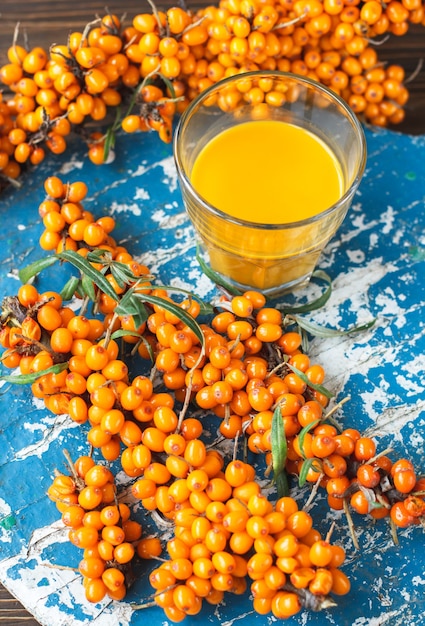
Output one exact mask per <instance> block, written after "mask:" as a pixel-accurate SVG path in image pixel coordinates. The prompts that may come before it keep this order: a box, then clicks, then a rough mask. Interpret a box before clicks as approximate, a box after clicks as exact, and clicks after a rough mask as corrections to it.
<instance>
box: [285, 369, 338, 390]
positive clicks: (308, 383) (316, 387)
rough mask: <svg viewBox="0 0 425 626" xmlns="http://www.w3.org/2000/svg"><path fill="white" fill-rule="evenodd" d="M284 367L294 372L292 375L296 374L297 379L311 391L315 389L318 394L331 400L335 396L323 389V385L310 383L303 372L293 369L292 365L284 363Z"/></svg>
mask: <svg viewBox="0 0 425 626" xmlns="http://www.w3.org/2000/svg"><path fill="white" fill-rule="evenodd" d="M286 365H287V366H288V367H289V369H290V370H292V371H293V372H294V374H296V375H297V376H298V377H299V378H301V380H302V381H303V382H304V383H305V384H306V385H307V386H308V387H311V389H315V390H316V391H318V392H319V393H322V394H323V395H324V396H326V397H327V398H333V397H334V395H335V394H334V393H332V392H331V391H329V389H326V387H324V386H323V385H317V384H316V383H312V382H310V380H309V379H308V378H307V376H306V375H305V374H304V372H302V371H301V370H299V369H298V368H297V367H294V366H293V365H290V364H289V363H286Z"/></svg>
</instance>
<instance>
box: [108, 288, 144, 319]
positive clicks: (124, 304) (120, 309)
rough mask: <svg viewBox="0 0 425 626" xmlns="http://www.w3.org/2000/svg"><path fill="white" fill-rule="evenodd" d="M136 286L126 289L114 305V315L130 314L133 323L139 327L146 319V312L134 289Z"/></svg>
mask: <svg viewBox="0 0 425 626" xmlns="http://www.w3.org/2000/svg"><path fill="white" fill-rule="evenodd" d="M135 290H136V287H132V288H131V289H128V291H127V292H126V293H125V294H124V295H123V297H122V298H121V300H120V302H119V304H118V305H117V306H116V307H115V313H116V315H131V316H132V317H133V320H134V325H135V327H136V328H139V326H141V325H142V324H143V322H146V320H147V319H148V312H147V310H146V307H145V305H144V304H143V302H141V300H140V298H139V297H138V296H137V292H136V291H135Z"/></svg>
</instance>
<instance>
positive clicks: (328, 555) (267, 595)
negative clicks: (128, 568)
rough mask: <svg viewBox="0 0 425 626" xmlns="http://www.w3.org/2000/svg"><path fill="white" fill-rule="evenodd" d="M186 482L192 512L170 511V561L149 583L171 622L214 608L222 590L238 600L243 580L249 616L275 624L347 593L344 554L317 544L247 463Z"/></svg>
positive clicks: (289, 504) (294, 509)
mask: <svg viewBox="0 0 425 626" xmlns="http://www.w3.org/2000/svg"><path fill="white" fill-rule="evenodd" d="M195 474H196V479H195V476H194V475H195ZM192 475H193V478H192ZM140 482H144V479H141V481H140ZM185 483H186V490H187V493H188V497H189V502H190V506H189V507H188V508H183V509H181V510H180V511H178V512H177V513H176V515H175V517H174V536H173V537H172V539H170V540H169V541H168V542H167V554H168V557H169V559H168V560H166V561H165V562H164V563H162V564H161V565H160V566H159V567H158V568H156V569H154V570H153V571H152V572H151V574H150V579H149V580H150V583H151V585H152V587H153V588H154V590H155V594H154V602H155V603H156V604H157V605H159V606H160V607H162V608H163V610H164V612H165V614H166V616H167V617H168V618H169V619H171V620H172V621H176V622H178V621H181V620H182V619H184V618H185V617H186V615H196V614H197V613H199V612H200V611H201V609H202V604H203V601H205V602H207V603H209V604H219V603H220V602H222V601H223V599H224V596H225V593H226V592H228V593H233V594H236V595H239V594H243V593H244V592H245V590H246V589H247V586H248V585H247V578H248V579H249V580H250V592H251V594H252V597H253V608H254V610H255V611H256V612H257V613H259V614H261V615H266V614H267V613H270V612H271V613H272V615H274V616H275V617H277V618H281V619H285V618H288V617H290V616H292V615H295V614H296V613H298V612H299V611H300V610H301V608H302V607H303V606H307V607H309V608H310V609H312V610H320V609H323V608H325V607H329V606H332V605H333V604H334V603H333V601H332V600H331V598H330V597H329V594H330V593H332V594H336V595H344V594H346V593H348V592H349V590H350V582H349V580H348V578H347V576H346V575H345V574H344V573H343V572H342V571H341V570H340V569H339V567H340V566H341V565H342V564H343V563H344V560H345V552H344V549H343V548H341V547H340V546H336V545H332V544H331V543H330V541H329V539H328V538H326V539H323V538H322V537H321V535H320V533H319V532H318V531H317V530H315V529H314V528H313V520H312V518H311V516H310V515H309V514H308V513H306V512H305V511H301V510H298V505H297V503H296V502H295V500H294V499H293V498H291V497H289V496H287V497H282V498H279V499H278V500H277V502H276V503H275V504H272V503H271V502H270V500H269V499H268V498H267V497H266V496H265V495H264V493H263V492H262V490H261V487H260V486H259V484H258V482H257V478H256V476H255V470H254V469H253V467H252V466H251V465H248V464H246V463H244V462H242V461H239V460H234V461H230V462H229V463H228V464H227V465H226V466H224V467H223V470H222V471H219V470H218V469H216V474H215V475H211V474H210V475H208V474H207V472H206V471H205V470H194V471H193V472H192V473H191V474H189V476H188V477H187V479H186V481H185ZM186 497H187V496H186Z"/></svg>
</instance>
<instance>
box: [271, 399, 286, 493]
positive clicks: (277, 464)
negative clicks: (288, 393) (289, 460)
mask: <svg viewBox="0 0 425 626" xmlns="http://www.w3.org/2000/svg"><path fill="white" fill-rule="evenodd" d="M271 431H272V432H271V448H272V450H271V452H272V464H273V478H274V481H275V483H276V487H277V494H278V497H279V498H281V497H282V496H284V495H287V493H288V481H287V477H286V471H285V464H286V457H287V453H288V443H287V441H286V436H285V425H284V423H283V419H282V412H281V410H280V407H279V406H277V407H276V408H275V410H274V413H273V418H272V428H271Z"/></svg>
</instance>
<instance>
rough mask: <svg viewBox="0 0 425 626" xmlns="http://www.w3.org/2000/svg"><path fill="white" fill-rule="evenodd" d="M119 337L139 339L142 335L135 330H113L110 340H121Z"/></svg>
mask: <svg viewBox="0 0 425 626" xmlns="http://www.w3.org/2000/svg"><path fill="white" fill-rule="evenodd" d="M121 337H137V338H138V339H140V338H141V337H142V335H141V334H140V333H138V332H137V330H126V329H125V328H120V329H119V330H115V331H114V332H113V333H112V335H111V339H121Z"/></svg>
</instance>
